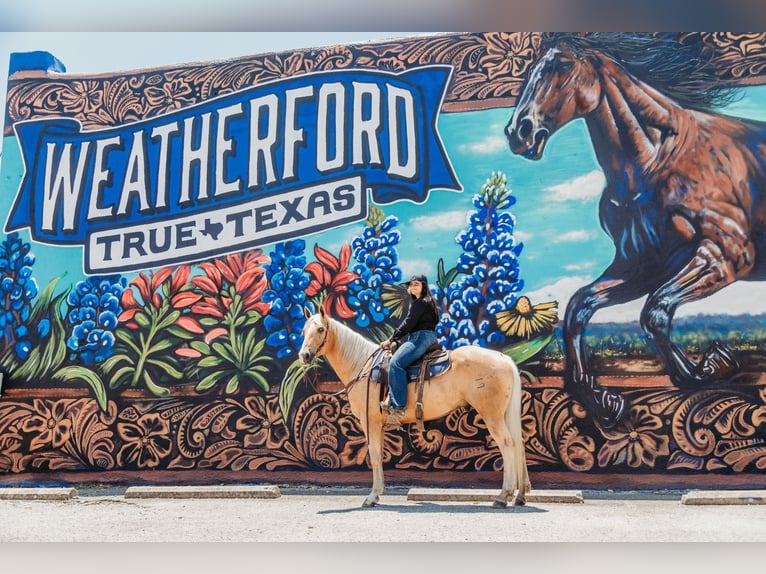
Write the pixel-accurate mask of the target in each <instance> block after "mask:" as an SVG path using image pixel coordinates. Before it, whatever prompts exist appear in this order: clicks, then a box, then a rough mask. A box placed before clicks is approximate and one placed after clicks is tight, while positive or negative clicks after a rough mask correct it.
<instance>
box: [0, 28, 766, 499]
mask: <svg viewBox="0 0 766 574" xmlns="http://www.w3.org/2000/svg"><path fill="white" fill-rule="evenodd" d="M38 59H39V58H38ZM37 61H38V60H35V59H34V58H31V57H30V56H29V55H14V57H13V59H12V66H11V70H12V75H11V77H10V78H9V83H8V99H7V102H6V108H5V110H6V115H5V130H4V140H3V155H2V166H1V171H0V175H1V176H2V180H1V181H2V183H0V204H1V205H2V213H3V214H4V217H5V219H4V228H3V235H2V242H0V271H2V277H1V278H0V302H1V303H2V313H1V314H0V329H2V334H3V338H2V344H1V345H0V370H2V373H3V382H2V390H1V394H0V473H1V474H0V476H5V477H8V478H11V479H13V478H15V477H23V476H27V475H30V474H31V473H51V472H61V471H64V472H74V471H77V472H87V473H92V474H93V476H94V477H99V476H107V475H108V473H110V472H111V471H130V472H133V473H135V474H136V476H139V475H141V473H143V472H144V471H149V470H151V471H154V472H157V471H166V472H167V473H172V472H174V471H197V472H203V471H204V472H208V471H216V472H220V473H221V476H224V475H225V473H226V472H231V471H249V472H252V473H259V474H258V476H259V477H263V476H266V477H268V474H269V473H277V472H289V473H291V474H290V476H295V477H296V480H299V478H298V477H300V476H312V477H313V479H314V480H321V476H322V473H324V472H326V471H348V472H353V471H359V470H369V459H368V453H367V443H366V441H365V438H364V430H363V429H362V428H360V427H359V425H358V423H357V421H356V419H355V418H354V417H353V416H352V414H351V411H350V407H349V404H348V402H347V400H346V397H345V395H344V393H343V387H342V385H340V383H339V382H338V380H337V376H336V375H335V373H334V372H333V370H332V369H331V368H330V367H329V365H328V364H327V363H320V364H319V365H318V366H315V367H311V368H307V367H304V366H302V365H301V364H300V362H299V361H298V360H297V356H296V353H297V350H298V349H299V348H300V345H301V342H302V335H301V332H302V329H303V326H304V323H305V320H306V317H305V314H304V310H305V309H306V308H308V309H309V310H311V311H317V310H319V309H320V308H322V309H323V310H324V311H325V312H326V313H327V314H329V315H331V316H332V317H334V318H335V319H337V320H338V321H340V322H342V323H343V324H345V325H347V326H348V327H350V328H351V329H353V330H355V331H357V332H359V333H361V334H362V335H364V336H365V337H367V338H369V339H370V340H373V341H381V340H383V339H385V338H387V337H388V336H389V335H390V334H391V333H392V332H393V329H394V328H395V327H396V326H397V325H398V324H399V322H400V321H401V319H402V317H403V312H404V305H405V303H406V301H405V292H404V290H403V288H402V287H401V285H400V284H401V282H402V280H403V277H406V276H408V275H409V274H411V273H413V272H422V273H425V274H426V275H427V276H428V278H429V280H430V283H431V287H432V291H433V292H434V293H435V295H436V296H437V297H438V300H439V301H440V306H441V321H440V323H439V325H438V328H437V334H438V336H439V339H440V342H441V343H442V344H443V345H444V346H445V347H447V348H450V349H454V348H457V347H461V346H465V345H477V346H481V347H488V348H491V349H495V350H498V351H501V352H503V353H505V354H507V355H508V356H510V357H512V358H513V359H514V360H515V361H516V363H517V364H518V365H519V367H520V369H521V372H522V375H523V379H524V380H523V399H522V423H523V433H524V439H525V445H526V454H527V463H528V465H529V471H530V474H531V479H532V484H533V485H534V486H535V487H540V486H543V485H544V484H545V481H546V480H553V481H555V480H557V479H556V478H555V477H559V478H560V477H565V478H567V479H568V480H570V481H575V482H576V481H577V480H578V479H579V478H582V479H583V480H586V479H591V478H593V479H594V480H596V481H597V483H598V484H599V485H600V486H602V487H609V486H617V487H620V486H631V485H635V484H638V483H639V482H640V483H641V484H654V485H657V486H661V485H663V484H668V481H669V480H671V479H672V480H674V481H675V482H674V484H679V481H680V483H681V484H688V485H689V486H691V485H694V484H697V481H699V480H700V477H703V476H704V479H705V480H706V481H708V484H709V483H711V481H712V483H717V484H721V485H726V484H730V481H731V480H732V477H737V479H738V480H740V481H741V482H740V483H741V484H749V485H753V486H756V485H763V484H766V481H764V479H763V477H764V475H763V470H764V468H765V467H766V376H765V375H764V369H765V368H766V327H765V325H766V323H765V320H766V303H764V301H763V297H762V292H763V290H762V289H763V288H762V286H761V284H760V283H759V281H761V280H763V279H764V261H763V257H764V256H763V253H764V249H766V238H765V235H764V228H765V227H766V198H764V191H763V190H764V184H766V182H765V181H764V169H765V168H764V160H765V159H766V137H765V136H766V134H764V131H763V130H764V126H766V123H764V122H766V87H765V86H764V84H766V76H765V75H764V68H766V34H760V33H754V34H733V33H694V34H691V33H690V34H640V35H631V34H621V33H608V34H607V33H594V34H586V33H582V34H542V33H469V34H442V35H433V36H423V37H414V38H404V39H399V40H391V41H389V42H374V43H368V44H361V45H348V46H331V47H326V48H316V49H311V50H300V51H295V52H290V53H280V54H269V55H260V56H252V57H247V58H238V59H236V60H230V61H223V62H215V63H209V64H204V63H203V64H194V65H183V66H174V67H173V66H171V67H166V68H161V69H154V70H137V71H134V72H129V73H125V72H121V73H119V74H113V75H110V74H108V73H106V74H101V75H98V76H77V75H74V74H66V73H62V72H63V69H62V66H61V65H60V63H58V62H56V61H55V59H54V58H53V57H49V58H48V62H47V64H46V67H47V69H39V66H38V65H37V64H36V63H35V62H37ZM35 67H37V69H34V68H35ZM51 70H57V73H51ZM429 384H434V385H437V384H439V379H438V377H436V378H434V379H433V380H432V381H431V382H430V383H429ZM384 461H385V463H386V465H387V468H390V469H395V470H398V471H418V472H421V473H424V474H426V476H428V475H429V474H430V475H431V476H437V475H438V474H439V473H445V472H460V473H464V475H465V476H467V477H468V478H467V479H466V480H468V481H470V480H471V477H480V476H483V475H485V474H492V473H496V472H498V471H499V470H500V469H501V467H502V460H501V457H500V452H499V450H498V448H497V446H496V445H495V443H494V441H493V439H492V438H491V436H490V434H489V433H488V431H487V428H486V425H485V423H484V421H483V420H482V418H481V416H479V415H478V414H477V413H476V412H475V411H473V410H471V409H467V408H462V409H458V410H455V411H453V412H452V413H451V414H449V415H448V416H446V417H444V418H443V419H440V420H437V421H433V422H430V423H428V424H427V425H426V426H425V428H422V429H420V428H418V427H417V426H416V425H408V426H407V427H406V428H404V429H402V430H397V431H391V432H389V433H388V434H387V436H386V439H385V452H384ZM280 476H284V475H283V474H280ZM317 477H319V478H317ZM550 477H554V478H553V479H551V478H550ZM646 481H649V482H648V483H647V482H646ZM363 482H367V479H366V477H365V479H363Z"/></svg>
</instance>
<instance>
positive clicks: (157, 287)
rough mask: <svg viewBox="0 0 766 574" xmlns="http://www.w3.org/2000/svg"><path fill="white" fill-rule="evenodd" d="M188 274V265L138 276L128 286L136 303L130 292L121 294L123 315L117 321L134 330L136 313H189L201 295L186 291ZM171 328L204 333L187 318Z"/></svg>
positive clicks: (176, 322) (189, 269)
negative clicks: (187, 310) (185, 311)
mask: <svg viewBox="0 0 766 574" xmlns="http://www.w3.org/2000/svg"><path fill="white" fill-rule="evenodd" d="M174 271H175V273H174ZM190 274H191V268H190V267H189V265H180V266H178V267H164V268H163V269H160V270H159V271H157V272H156V273H153V272H150V273H148V274H147V273H140V274H139V275H138V276H137V277H136V278H135V279H133V281H131V282H130V283H129V285H128V287H135V288H136V289H137V290H138V295H139V299H136V296H135V294H134V292H133V289H125V291H123V292H122V299H121V304H122V308H123V312H122V313H121V314H120V317H119V321H120V322H121V323H125V326H126V327H128V328H130V329H138V328H139V325H138V323H137V322H136V320H135V317H136V315H137V314H138V313H139V312H145V310H146V309H147V308H148V307H151V308H153V309H154V311H156V312H160V311H164V310H175V311H181V312H183V311H184V310H186V309H189V308H190V307H191V306H192V305H194V304H195V303H196V302H197V301H199V300H200V299H201V298H202V296H201V295H199V294H198V293H194V292H193V291H191V290H190V286H189V283H188V281H189V275H190ZM163 305H164V306H165V308H164V309H163ZM175 324H176V325H178V326H179V327H182V328H183V329H185V330H187V331H189V332H191V333H198V334H199V333H203V332H204V331H203V329H202V327H201V326H200V324H199V323H198V322H197V320H196V319H194V318H193V317H191V316H189V315H181V316H180V317H179V318H178V319H177V320H176V321H175Z"/></svg>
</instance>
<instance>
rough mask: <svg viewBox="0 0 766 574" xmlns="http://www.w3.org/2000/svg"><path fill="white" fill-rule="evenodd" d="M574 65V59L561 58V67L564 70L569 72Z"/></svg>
mask: <svg viewBox="0 0 766 574" xmlns="http://www.w3.org/2000/svg"><path fill="white" fill-rule="evenodd" d="M573 67H574V62H573V61H572V60H559V69H560V70H561V71H562V72H568V71H569V70H571V69H572V68H573Z"/></svg>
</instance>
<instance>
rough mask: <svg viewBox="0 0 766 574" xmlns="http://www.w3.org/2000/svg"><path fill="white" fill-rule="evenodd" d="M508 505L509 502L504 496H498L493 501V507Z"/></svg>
mask: <svg viewBox="0 0 766 574" xmlns="http://www.w3.org/2000/svg"><path fill="white" fill-rule="evenodd" d="M507 506H508V503H507V502H506V501H505V500H503V499H502V498H496V499H495V502H493V503H492V508H506V507H507Z"/></svg>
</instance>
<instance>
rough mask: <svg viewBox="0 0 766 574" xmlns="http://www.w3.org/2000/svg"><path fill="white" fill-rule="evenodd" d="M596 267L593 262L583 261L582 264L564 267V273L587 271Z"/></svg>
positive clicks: (571, 264)
mask: <svg viewBox="0 0 766 574" xmlns="http://www.w3.org/2000/svg"><path fill="white" fill-rule="evenodd" d="M595 266H596V262H595V261H584V262H582V263H570V264H569V265H564V270H565V271H585V270H587V269H593V267H595Z"/></svg>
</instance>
